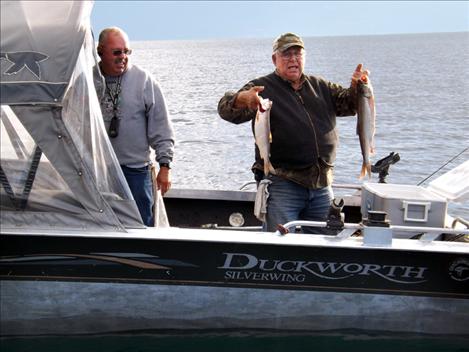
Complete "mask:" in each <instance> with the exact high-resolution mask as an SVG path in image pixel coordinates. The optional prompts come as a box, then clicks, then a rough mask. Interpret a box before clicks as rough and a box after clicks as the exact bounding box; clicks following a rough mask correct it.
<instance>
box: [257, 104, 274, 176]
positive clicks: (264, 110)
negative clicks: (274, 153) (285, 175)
mask: <svg viewBox="0 0 469 352" xmlns="http://www.w3.org/2000/svg"><path fill="white" fill-rule="evenodd" d="M259 99H260V103H259V108H258V109H257V114H256V120H255V121H254V137H255V140H256V145H257V148H259V153H260V156H261V159H262V160H263V162H264V175H265V176H267V175H268V174H269V173H272V174H273V175H275V169H274V167H273V166H272V164H271V162H270V144H271V143H272V134H271V132H270V109H271V108H272V101H271V100H270V99H263V98H261V97H259Z"/></svg>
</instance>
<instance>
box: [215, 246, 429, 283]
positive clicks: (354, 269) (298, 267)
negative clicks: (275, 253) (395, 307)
mask: <svg viewBox="0 0 469 352" xmlns="http://www.w3.org/2000/svg"><path fill="white" fill-rule="evenodd" d="M223 254H224V255H225V256H226V257H225V262H224V264H223V266H220V267H218V269H225V270H230V272H226V275H225V278H227V279H242V278H245V279H250V278H252V275H247V276H246V275H242V276H241V275H239V274H236V275H235V274H233V272H232V271H234V270H236V271H246V270H254V271H257V272H261V273H262V272H264V273H265V272H280V273H292V274H298V273H302V274H305V273H310V274H312V275H314V276H316V277H320V278H323V279H328V280H340V279H346V278H349V277H351V276H355V275H363V276H370V275H372V276H378V277H381V278H383V279H385V280H388V281H392V282H397V283H405V284H416V283H422V282H425V281H426V279H425V273H426V271H427V268H426V267H414V266H404V265H383V264H373V263H346V262H342V263H338V262H321V261H303V260H275V259H259V258H257V257H255V256H254V255H252V254H247V253H223ZM259 277H261V278H265V280H272V279H273V278H272V276H271V275H268V276H266V275H264V276H256V278H259ZM274 280H275V279H274ZM292 281H295V280H292Z"/></svg>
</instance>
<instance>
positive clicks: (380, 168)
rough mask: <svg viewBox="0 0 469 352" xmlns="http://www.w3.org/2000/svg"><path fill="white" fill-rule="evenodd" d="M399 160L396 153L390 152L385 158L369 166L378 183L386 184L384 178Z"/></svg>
mask: <svg viewBox="0 0 469 352" xmlns="http://www.w3.org/2000/svg"><path fill="white" fill-rule="evenodd" d="M399 160H401V157H400V156H399V154H398V153H394V152H391V153H390V154H389V155H388V156H387V157H384V158H382V159H380V160H378V161H377V162H376V163H375V164H374V165H371V172H373V173H375V174H378V176H379V183H386V177H387V176H388V175H389V167H390V166H391V165H393V164H395V163H397V162H398V161H399Z"/></svg>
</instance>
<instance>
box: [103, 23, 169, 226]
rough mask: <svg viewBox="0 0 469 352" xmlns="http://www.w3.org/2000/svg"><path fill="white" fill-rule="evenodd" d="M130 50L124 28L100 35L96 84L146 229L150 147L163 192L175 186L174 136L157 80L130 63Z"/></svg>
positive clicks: (149, 223) (150, 221)
mask: <svg viewBox="0 0 469 352" xmlns="http://www.w3.org/2000/svg"><path fill="white" fill-rule="evenodd" d="M129 47H130V44H129V39H128V36H127V34H126V33H125V32H124V31H123V30H122V29H120V28H117V27H111V28H106V29H104V30H103V31H102V32H101V34H100V35H99V42H98V48H97V51H98V55H99V57H100V58H101V61H100V62H99V69H98V68H96V69H95V72H94V73H95V86H96V90H97V92H98V96H99V99H100V104H101V111H102V114H103V119H104V123H105V126H106V129H107V130H108V134H109V137H110V140H111V143H112V146H113V148H114V151H115V153H116V156H117V159H118V160H119V163H120V164H121V167H122V171H123V173H124V176H125V178H126V180H127V183H128V184H129V187H130V190H131V191H132V195H133V197H134V199H135V202H136V203H137V206H138V209H139V211H140V215H141V216H142V219H143V222H144V223H145V225H147V226H153V224H154V218H153V203H154V195H153V187H152V186H153V183H152V178H151V166H152V162H151V160H150V148H152V149H154V150H155V155H156V162H157V163H159V166H160V167H159V172H158V175H157V177H156V185H157V188H158V189H159V190H161V193H162V194H165V193H166V192H167V191H168V190H169V188H170V187H171V161H172V160H173V153H174V133H173V128H172V126H171V121H170V119H169V115H168V109H167V107H166V102H165V98H164V96H163V93H162V91H161V89H160V86H159V84H158V82H157V81H156V80H155V79H154V78H153V77H152V76H151V74H150V73H149V72H147V71H146V70H144V69H142V68H140V67H138V66H136V65H133V64H131V63H130V62H129V57H130V55H131V54H132V50H131V49H130V48H129ZM103 77H104V80H103ZM103 83H104V84H103Z"/></svg>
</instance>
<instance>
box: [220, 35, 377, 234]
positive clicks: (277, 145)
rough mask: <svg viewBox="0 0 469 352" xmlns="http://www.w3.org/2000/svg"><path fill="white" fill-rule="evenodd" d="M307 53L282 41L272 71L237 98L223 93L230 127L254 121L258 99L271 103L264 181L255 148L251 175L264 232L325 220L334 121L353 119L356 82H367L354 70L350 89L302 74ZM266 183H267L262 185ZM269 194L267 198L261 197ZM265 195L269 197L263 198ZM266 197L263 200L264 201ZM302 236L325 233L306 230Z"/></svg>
mask: <svg viewBox="0 0 469 352" xmlns="http://www.w3.org/2000/svg"><path fill="white" fill-rule="evenodd" d="M305 59H306V53H305V49H304V43H303V40H302V39H301V38H300V37H299V36H297V35H296V34H294V33H285V34H282V35H280V36H279V37H278V38H277V39H276V40H275V41H274V43H273V53H272V62H273V64H274V66H275V71H274V72H273V73H271V74H269V75H267V76H264V77H260V78H256V79H254V80H252V81H250V82H248V83H247V84H246V85H245V86H244V87H242V88H241V89H240V90H239V91H238V92H227V93H225V95H224V96H223V97H222V98H221V100H220V102H219V104H218V113H219V115H220V116H221V118H223V119H224V120H227V121H229V122H232V123H236V124H239V123H243V122H247V121H252V125H253V131H254V121H255V118H256V111H257V110H258V107H259V104H260V98H259V95H261V96H262V98H264V99H267V98H268V99H270V100H271V101H272V108H271V111H270V132H271V138H272V140H271V143H270V161H271V163H272V165H273V168H274V172H275V175H273V174H272V172H271V173H270V174H269V175H268V176H267V177H266V175H264V171H263V170H264V169H263V161H262V159H261V158H260V154H259V148H258V147H257V146H256V147H255V158H256V161H255V163H254V165H253V168H252V170H253V172H254V174H255V178H256V181H258V182H260V186H259V189H258V197H256V200H257V199H263V201H262V202H261V203H262V204H265V205H264V206H263V208H266V212H267V213H266V216H265V225H264V229H265V230H267V231H275V230H276V229H277V225H278V224H285V223H287V222H289V221H292V220H312V221H324V220H326V219H327V215H328V212H329V208H330V205H331V201H332V199H333V193H332V188H331V184H332V168H333V163H334V160H335V155H336V148H337V144H338V134H337V131H336V128H335V126H336V116H349V115H355V113H356V109H357V94H356V85H357V80H358V79H360V78H361V77H362V76H367V75H368V71H363V70H362V66H361V65H358V67H357V68H356V70H355V72H354V74H353V77H352V84H351V86H350V88H343V87H341V86H340V85H338V84H334V83H331V82H328V81H326V80H324V79H322V78H318V77H315V76H310V75H305V74H304V73H303V69H304V65H305ZM264 178H266V180H263V179H264ZM264 188H268V193H267V192H265V193H262V194H261V195H262V196H264V197H261V196H260V195H259V192H260V191H262V192H264V191H263V189H264ZM267 194H268V197H267ZM266 197H267V199H265V198H266ZM303 232H316V233H318V232H326V233H327V231H322V229H312V228H304V229H303Z"/></svg>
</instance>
